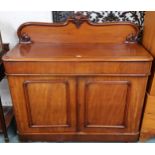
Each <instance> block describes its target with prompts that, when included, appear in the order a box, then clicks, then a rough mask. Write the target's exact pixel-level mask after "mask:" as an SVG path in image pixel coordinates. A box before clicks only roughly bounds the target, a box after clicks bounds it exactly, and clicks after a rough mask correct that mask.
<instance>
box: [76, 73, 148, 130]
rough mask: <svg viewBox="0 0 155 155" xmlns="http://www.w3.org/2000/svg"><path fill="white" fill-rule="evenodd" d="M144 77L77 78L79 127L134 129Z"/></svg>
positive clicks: (138, 113)
mask: <svg viewBox="0 0 155 155" xmlns="http://www.w3.org/2000/svg"><path fill="white" fill-rule="evenodd" d="M146 81H147V78H145V77H115V76H114V77H89V78H81V79H79V82H78V95H79V96H78V104H79V119H78V120H79V122H78V123H79V131H81V132H98V133H137V132H138V131H139V124H140V119H141V113H142V108H143V100H144V94H145V88H146Z"/></svg>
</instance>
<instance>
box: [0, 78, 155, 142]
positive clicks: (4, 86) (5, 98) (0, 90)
mask: <svg viewBox="0 0 155 155" xmlns="http://www.w3.org/2000/svg"><path fill="white" fill-rule="evenodd" d="M0 95H1V99H2V103H3V105H12V101H11V97H10V92H9V88H8V82H7V80H6V79H4V80H2V82H1V83H0ZM15 129H16V128H15V122H14V121H12V123H11V125H10V127H9V128H8V136H9V140H10V141H9V142H10V143H20V141H19V139H18V135H17V134H16V130H15ZM0 143H4V138H3V134H2V133H0ZM146 143H155V138H152V139H150V140H148V141H146Z"/></svg>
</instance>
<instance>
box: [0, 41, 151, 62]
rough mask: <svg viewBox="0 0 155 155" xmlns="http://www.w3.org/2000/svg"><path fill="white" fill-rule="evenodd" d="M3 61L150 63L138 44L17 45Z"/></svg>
mask: <svg viewBox="0 0 155 155" xmlns="http://www.w3.org/2000/svg"><path fill="white" fill-rule="evenodd" d="M3 60H4V61H152V56H151V55H150V54H149V53H148V52H147V51H146V50H145V49H144V48H143V47H142V46H141V45H139V44H137V43H134V44H100V43H89V44H88V43H87V44H85V43H74V44H73V43H71V44H69V43H31V44H18V45H17V46H16V47H15V48H14V49H12V50H11V51H9V52H8V53H7V54H6V55H5V56H4V57H3Z"/></svg>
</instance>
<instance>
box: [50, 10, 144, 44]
mask: <svg viewBox="0 0 155 155" xmlns="http://www.w3.org/2000/svg"><path fill="white" fill-rule="evenodd" d="M78 12H80V13H82V14H84V15H86V16H87V17H88V18H89V20H90V21H92V22H94V23H102V22H119V21H127V22H132V23H134V24H136V25H138V26H139V28H140V33H139V39H138V40H139V41H140V40H141V38H142V33H143V23H144V14H145V11H98V12H97V11H78ZM52 13H53V22H64V21H65V20H66V19H67V18H68V16H72V15H73V14H74V13H75V12H74V11H53V12H52Z"/></svg>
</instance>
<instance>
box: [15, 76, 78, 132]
mask: <svg viewBox="0 0 155 155" xmlns="http://www.w3.org/2000/svg"><path fill="white" fill-rule="evenodd" d="M15 81H18V82H19V86H18V87H16V88H15V89H16V90H15V91H17V89H18V91H21V94H20V95H19V98H20V100H19V101H16V102H15V104H18V105H16V107H18V108H19V109H17V110H18V112H17V115H18V117H20V118H19V119H21V120H22V121H23V123H25V124H24V125H23V126H22V123H21V124H19V125H20V127H21V128H22V130H24V131H28V132H47V131H48V132H63V131H66V132H67V131H75V130H76V121H75V120H76V109H75V107H76V102H75V94H76V93H75V92H76V90H75V80H74V79H70V78H68V79H67V78H59V77H58V78H51V77H49V78H44V77H42V78H41V77H38V78H34V77H29V78H28V77H27V78H17V79H16V80H15ZM22 92H23V93H22ZM14 99H15V97H14ZM20 104H22V105H20ZM22 112H23V113H22ZM24 114H25V115H26V118H24ZM24 128H25V129H26V130H25V129H24Z"/></svg>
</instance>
